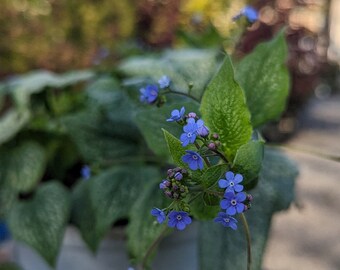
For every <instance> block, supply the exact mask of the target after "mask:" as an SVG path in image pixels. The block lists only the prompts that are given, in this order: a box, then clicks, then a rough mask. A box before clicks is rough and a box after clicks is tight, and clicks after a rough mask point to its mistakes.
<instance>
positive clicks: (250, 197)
mask: <svg viewBox="0 0 340 270" xmlns="http://www.w3.org/2000/svg"><path fill="white" fill-rule="evenodd" d="M253 199H254V198H253V196H252V195H251V194H248V195H247V200H248V201H250V202H251V201H252V200H253Z"/></svg>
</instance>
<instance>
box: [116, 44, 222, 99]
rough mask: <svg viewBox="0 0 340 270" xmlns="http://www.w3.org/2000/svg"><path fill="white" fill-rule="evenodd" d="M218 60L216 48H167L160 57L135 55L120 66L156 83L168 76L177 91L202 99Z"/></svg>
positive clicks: (130, 72) (129, 74) (127, 72)
mask: <svg viewBox="0 0 340 270" xmlns="http://www.w3.org/2000/svg"><path fill="white" fill-rule="evenodd" d="M216 63H217V60H216V51H215V50H199V49H183V50H176V51H166V52H165V53H163V54H162V55H161V56H157V57H154V56H147V57H132V58H130V59H127V60H125V61H124V62H122V63H121V65H120V66H119V69H120V70H121V71H122V72H123V73H125V74H126V75H128V76H134V77H144V78H151V80H152V81H154V82H155V83H156V82H157V81H158V80H159V78H160V77H161V76H163V75H167V76H168V77H169V78H170V79H171V88H172V89H173V90H175V91H178V92H181V93H184V94H189V93H190V95H192V96H193V97H194V98H196V99H200V98H201V96H202V93H203V91H204V88H205V86H206V85H207V83H208V82H209V80H210V78H211V77H212V75H213V73H214V72H215V66H216ZM189 84H192V87H191V88H189Z"/></svg>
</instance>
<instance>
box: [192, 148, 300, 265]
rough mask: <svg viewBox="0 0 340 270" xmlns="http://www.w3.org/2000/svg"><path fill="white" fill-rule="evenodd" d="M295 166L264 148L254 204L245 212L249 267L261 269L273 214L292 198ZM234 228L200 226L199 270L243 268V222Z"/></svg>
mask: <svg viewBox="0 0 340 270" xmlns="http://www.w3.org/2000/svg"><path fill="white" fill-rule="evenodd" d="M296 176H297V169H296V166H295V165H294V164H293V163H292V162H291V161H290V160H288V159H287V158H286V157H285V156H283V155H282V154H281V153H279V152H277V151H273V150H266V151H265V156H264V160H263V165H262V170H261V173H260V180H259V184H258V186H257V187H256V188H255V189H254V190H252V192H251V194H252V195H253V197H254V201H253V207H252V208H251V209H250V210H249V211H248V212H246V213H245V215H246V217H247V220H248V223H249V227H250V232H251V241H252V268H251V269H261V263H262V257H263V252H264V248H265V245H266V241H267V237H268V233H269V229H270V223H271V219H272V215H273V214H274V213H275V212H276V211H279V210H283V209H287V208H288V207H289V205H290V203H291V201H292V200H293V198H294V183H295V178H296ZM238 226H239V228H238V229H237V231H233V230H231V229H228V228H224V227H223V226H221V225H219V224H216V223H214V222H211V221H210V222H203V223H201V226H200V229H199V233H198V235H199V237H200V239H199V252H200V256H199V258H200V269H202V270H205V269H221V270H223V269H230V268H233V269H246V261H247V253H246V240H245V235H244V230H243V228H242V223H241V222H240V221H239V224H238Z"/></svg>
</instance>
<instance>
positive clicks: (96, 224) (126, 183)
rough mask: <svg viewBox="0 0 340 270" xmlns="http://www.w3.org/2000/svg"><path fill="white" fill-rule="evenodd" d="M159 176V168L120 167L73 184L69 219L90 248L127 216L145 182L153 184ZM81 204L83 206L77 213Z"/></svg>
mask: <svg viewBox="0 0 340 270" xmlns="http://www.w3.org/2000/svg"><path fill="white" fill-rule="evenodd" d="M160 179H161V176H160V174H159V171H158V169H157V168H154V167H145V166H136V165H131V166H120V167H116V168H112V169H110V170H107V171H105V172H103V173H102V174H100V175H98V176H96V177H92V178H91V179H90V180H89V184H87V185H86V184H83V185H80V186H79V187H77V189H76V190H75V193H74V196H73V206H74V212H73V213H75V215H74V216H73V219H74V221H75V224H76V225H77V226H78V227H79V229H80V231H81V234H82V236H83V238H84V240H85V241H86V243H87V244H88V245H89V247H90V248H91V249H92V250H93V251H95V250H96V249H97V247H98V245H99V243H100V241H101V240H102V238H103V237H104V236H105V235H106V233H107V232H108V231H109V229H110V228H111V226H112V224H113V223H114V222H115V221H117V220H119V219H122V218H127V217H128V214H129V212H130V210H131V207H132V205H133V204H134V203H135V201H136V200H137V199H138V197H139V195H140V194H142V193H143V192H142V191H143V189H144V185H145V183H148V182H152V183H156V181H160ZM82 205H83V207H84V209H83V210H82V212H78V211H79V208H80V207H81V206H82ZM89 219H91V220H89ZM89 228H92V229H90V230H89Z"/></svg>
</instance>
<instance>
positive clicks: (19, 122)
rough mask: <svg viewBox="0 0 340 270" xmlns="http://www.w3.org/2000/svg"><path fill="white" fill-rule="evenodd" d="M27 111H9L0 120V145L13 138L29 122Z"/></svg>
mask: <svg viewBox="0 0 340 270" xmlns="http://www.w3.org/2000/svg"><path fill="white" fill-rule="evenodd" d="M30 116H31V115H30V111H29V110H27V109H23V110H17V109H10V110H9V111H8V112H6V114H5V115H3V116H2V117H1V118H0V144H3V143H5V142H7V141H9V140H10V139H11V138H13V137H14V136H15V135H16V134H17V133H18V132H19V131H20V130H21V129H22V128H23V127H24V126H25V125H26V124H27V123H28V122H29V120H30Z"/></svg>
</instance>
